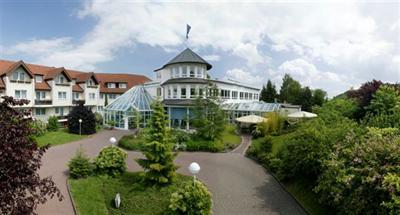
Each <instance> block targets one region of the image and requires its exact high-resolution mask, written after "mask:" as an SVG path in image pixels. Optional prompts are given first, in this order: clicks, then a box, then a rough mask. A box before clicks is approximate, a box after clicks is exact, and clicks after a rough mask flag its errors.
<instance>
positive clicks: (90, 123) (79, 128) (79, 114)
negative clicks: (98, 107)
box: [68, 104, 96, 134]
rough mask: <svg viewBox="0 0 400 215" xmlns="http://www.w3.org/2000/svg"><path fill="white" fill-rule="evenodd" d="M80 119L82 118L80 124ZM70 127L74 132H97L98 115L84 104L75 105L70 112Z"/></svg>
mask: <svg viewBox="0 0 400 215" xmlns="http://www.w3.org/2000/svg"><path fill="white" fill-rule="evenodd" d="M79 119H81V120H82V123H81V125H79V124H80V123H79ZM68 129H69V132H70V133H74V134H79V133H81V134H94V133H96V117H95V115H94V113H93V112H92V111H91V110H89V109H88V108H87V107H85V106H83V104H79V105H78V106H75V107H74V108H73V109H72V111H71V112H70V113H69V114H68Z"/></svg>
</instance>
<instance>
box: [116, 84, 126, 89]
mask: <svg viewBox="0 0 400 215" xmlns="http://www.w3.org/2000/svg"><path fill="white" fill-rule="evenodd" d="M118 87H119V88H121V89H126V88H127V87H128V86H127V84H126V83H119V85H118Z"/></svg>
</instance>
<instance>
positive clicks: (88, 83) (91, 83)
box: [87, 79, 95, 86]
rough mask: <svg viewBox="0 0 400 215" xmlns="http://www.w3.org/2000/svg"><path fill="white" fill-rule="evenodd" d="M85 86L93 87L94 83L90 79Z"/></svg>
mask: <svg viewBox="0 0 400 215" xmlns="http://www.w3.org/2000/svg"><path fill="white" fill-rule="evenodd" d="M87 85H88V86H94V85H95V84H94V81H93V80H92V79H90V80H88V81H87Z"/></svg>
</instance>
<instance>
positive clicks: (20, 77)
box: [13, 70, 25, 81]
mask: <svg viewBox="0 0 400 215" xmlns="http://www.w3.org/2000/svg"><path fill="white" fill-rule="evenodd" d="M13 80H14V81H25V71H23V70H17V71H15V72H14V73H13Z"/></svg>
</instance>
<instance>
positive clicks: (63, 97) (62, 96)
mask: <svg viewBox="0 0 400 215" xmlns="http://www.w3.org/2000/svg"><path fill="white" fill-rule="evenodd" d="M58 99H60V100H66V99H67V92H62V91H60V92H58Z"/></svg>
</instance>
